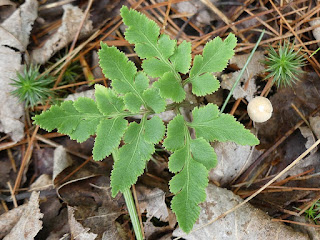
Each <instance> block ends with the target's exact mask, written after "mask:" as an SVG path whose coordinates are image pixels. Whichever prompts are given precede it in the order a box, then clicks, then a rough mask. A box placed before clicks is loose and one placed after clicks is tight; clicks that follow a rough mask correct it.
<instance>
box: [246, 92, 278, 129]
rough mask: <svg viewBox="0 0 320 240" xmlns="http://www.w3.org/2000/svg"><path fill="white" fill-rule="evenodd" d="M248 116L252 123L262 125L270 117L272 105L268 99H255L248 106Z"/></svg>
mask: <svg viewBox="0 0 320 240" xmlns="http://www.w3.org/2000/svg"><path fill="white" fill-rule="evenodd" d="M247 110H248V114H249V117H250V118H251V119H252V121H254V122H257V123H262V122H265V121H267V120H269V119H270V118H271V116H272V111H273V108H272V104H271V102H270V101H269V99H268V98H265V97H255V98H253V99H252V100H251V101H250V102H249V104H248V108H247Z"/></svg>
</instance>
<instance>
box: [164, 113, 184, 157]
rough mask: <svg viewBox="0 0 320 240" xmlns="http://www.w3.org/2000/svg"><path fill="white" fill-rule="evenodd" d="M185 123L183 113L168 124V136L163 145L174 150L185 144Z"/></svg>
mask: <svg viewBox="0 0 320 240" xmlns="http://www.w3.org/2000/svg"><path fill="white" fill-rule="evenodd" d="M185 128H186V126H185V123H184V119H183V116H182V115H177V116H175V117H174V119H172V120H171V121H170V122H169V124H168V126H167V138H166V139H165V140H164V141H163V146H164V147H165V148H166V149H167V150H169V151H174V150H177V149H179V148H182V147H183V146H184V145H185V136H184V135H185V130H186V129H185Z"/></svg>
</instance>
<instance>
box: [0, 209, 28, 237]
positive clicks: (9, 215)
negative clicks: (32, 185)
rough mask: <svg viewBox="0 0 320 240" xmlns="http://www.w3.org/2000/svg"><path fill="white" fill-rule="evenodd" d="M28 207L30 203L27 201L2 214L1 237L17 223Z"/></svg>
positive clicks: (0, 220)
mask: <svg viewBox="0 0 320 240" xmlns="http://www.w3.org/2000/svg"><path fill="white" fill-rule="evenodd" d="M27 207H28V204H27V203H26V204H23V205H20V206H19V207H17V208H13V209H11V210H10V211H9V212H6V213H4V214H2V215H0V239H2V238H3V237H4V236H6V235H7V234H8V233H9V232H10V230H11V229H12V228H13V227H14V225H16V223H17V222H18V221H19V219H20V217H21V215H22V214H23V212H24V211H25V209H26V208H27Z"/></svg>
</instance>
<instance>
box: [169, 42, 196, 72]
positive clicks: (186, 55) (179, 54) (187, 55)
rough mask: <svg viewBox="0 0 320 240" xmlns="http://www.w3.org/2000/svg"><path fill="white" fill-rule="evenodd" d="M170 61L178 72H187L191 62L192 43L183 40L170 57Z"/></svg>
mask: <svg viewBox="0 0 320 240" xmlns="http://www.w3.org/2000/svg"><path fill="white" fill-rule="evenodd" d="M170 61H171V62H172V64H173V66H174V68H175V70H176V71H177V72H181V73H183V74H186V73H187V72H188V71H189V68H190V64H191V43H190V42H186V41H183V42H182V43H181V44H180V45H179V46H178V47H177V49H176V51H175V53H174V54H173V55H172V56H171V57H170Z"/></svg>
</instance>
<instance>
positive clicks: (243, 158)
mask: <svg viewBox="0 0 320 240" xmlns="http://www.w3.org/2000/svg"><path fill="white" fill-rule="evenodd" d="M214 150H215V152H216V153H217V157H218V164H217V167H215V168H214V169H212V170H211V171H210V173H209V179H210V180H212V181H214V182H218V183H219V184H220V185H221V186H225V185H226V184H228V183H230V181H231V180H233V179H234V178H236V177H237V176H239V175H240V174H241V172H242V171H243V170H245V169H247V167H248V166H250V165H251V163H252V162H254V161H255V159H256V158H257V157H258V156H259V155H260V154H261V153H260V151H258V150H256V149H255V148H254V147H251V146H241V145H238V144H236V143H233V142H221V143H220V142H219V143H215V144H214Z"/></svg>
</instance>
